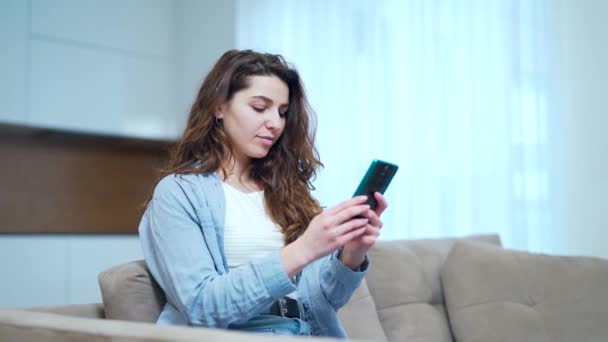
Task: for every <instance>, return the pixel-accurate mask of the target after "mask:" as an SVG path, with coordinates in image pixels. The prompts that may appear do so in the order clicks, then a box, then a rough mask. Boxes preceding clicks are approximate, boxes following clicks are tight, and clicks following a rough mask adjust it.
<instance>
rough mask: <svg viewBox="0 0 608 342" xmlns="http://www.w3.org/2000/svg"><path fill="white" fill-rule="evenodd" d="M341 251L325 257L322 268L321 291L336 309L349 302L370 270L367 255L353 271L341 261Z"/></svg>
mask: <svg viewBox="0 0 608 342" xmlns="http://www.w3.org/2000/svg"><path fill="white" fill-rule="evenodd" d="M341 251H342V250H341V249H340V250H337V251H335V252H333V253H332V254H330V255H329V257H327V258H324V262H323V264H322V265H321V268H320V272H321V274H320V280H321V291H323V294H324V295H325V297H326V298H327V301H328V302H329V303H330V304H331V306H332V307H333V308H334V310H336V311H338V309H340V308H341V307H342V306H344V305H345V304H346V303H347V302H348V300H349V299H350V297H351V296H352V294H353V292H354V291H355V290H356V289H357V287H359V285H360V284H361V281H362V280H363V278H364V277H365V275H366V274H367V272H368V271H369V257H368V256H365V260H364V261H363V263H362V264H361V266H359V269H358V270H355V271H353V270H351V269H350V268H348V267H347V266H345V265H344V264H343V263H342V262H341V261H340V259H339V256H340V252H341Z"/></svg>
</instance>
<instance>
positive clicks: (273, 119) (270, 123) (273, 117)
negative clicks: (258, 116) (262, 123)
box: [266, 111, 281, 128]
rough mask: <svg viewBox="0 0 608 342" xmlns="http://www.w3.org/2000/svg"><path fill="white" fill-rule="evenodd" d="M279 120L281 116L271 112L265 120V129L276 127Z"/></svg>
mask: <svg viewBox="0 0 608 342" xmlns="http://www.w3.org/2000/svg"><path fill="white" fill-rule="evenodd" d="M280 120H281V115H280V114H279V112H278V111H277V112H275V111H272V112H271V113H270V114H269V116H268V118H267V119H266V127H268V128H274V127H277V126H278V124H279V121H280Z"/></svg>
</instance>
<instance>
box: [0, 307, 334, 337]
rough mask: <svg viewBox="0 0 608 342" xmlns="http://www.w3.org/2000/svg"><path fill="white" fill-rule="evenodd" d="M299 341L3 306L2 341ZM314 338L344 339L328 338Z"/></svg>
mask: <svg viewBox="0 0 608 342" xmlns="http://www.w3.org/2000/svg"><path fill="white" fill-rule="evenodd" d="M67 340H69V341H72V342H80V341H82V342H85V341H98V340H99V341H100V340H104V341H134V342H164V341H167V342H169V341H183V342H186V341H188V342H189V341H192V342H194V341H197V342H200V341H226V342H245V341H250V342H261V341H299V340H301V338H299V337H284V336H280V337H277V336H263V335H253V334H249V333H244V332H237V331H228V330H223V329H210V328H198V327H197V328H192V327H178V326H161V325H156V324H153V323H142V322H128V321H116V320H110V319H91V318H79V317H70V316H65V315H58V314H51V313H43V312H34V311H24V310H5V309H0V341H47V342H60V341H61V342H63V341H67ZM307 341H311V342H331V341H336V342H338V341H342V340H337V339H327V338H312V339H307Z"/></svg>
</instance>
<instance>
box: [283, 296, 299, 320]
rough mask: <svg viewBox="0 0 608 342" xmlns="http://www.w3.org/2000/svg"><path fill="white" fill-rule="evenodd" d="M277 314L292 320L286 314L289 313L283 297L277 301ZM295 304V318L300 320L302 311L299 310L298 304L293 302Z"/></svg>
mask: <svg viewBox="0 0 608 342" xmlns="http://www.w3.org/2000/svg"><path fill="white" fill-rule="evenodd" d="M278 302H279V311H280V312H279V313H280V314H281V316H283V317H286V318H292V317H289V316H287V313H288V312H289V310H288V308H287V299H285V297H283V298H280V299H279V301H278ZM295 302H296V308H297V311H298V312H297V315H296V316H295V317H297V318H299V319H302V311H301V310H300V303H299V302H298V301H297V300H295Z"/></svg>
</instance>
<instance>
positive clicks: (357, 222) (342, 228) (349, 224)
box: [333, 218, 369, 236]
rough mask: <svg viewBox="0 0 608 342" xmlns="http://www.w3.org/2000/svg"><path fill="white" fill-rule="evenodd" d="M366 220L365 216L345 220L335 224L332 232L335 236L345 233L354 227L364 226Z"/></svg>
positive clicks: (365, 225)
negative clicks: (337, 224)
mask: <svg viewBox="0 0 608 342" xmlns="http://www.w3.org/2000/svg"><path fill="white" fill-rule="evenodd" d="M368 222H369V220H368V219H367V218H359V219H353V220H350V221H346V222H344V223H342V224H341V225H339V226H337V227H336V228H335V230H334V232H333V233H334V234H336V235H335V236H341V235H344V234H347V233H348V232H350V231H351V230H354V229H359V228H361V227H363V228H366V227H367V223H368Z"/></svg>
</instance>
